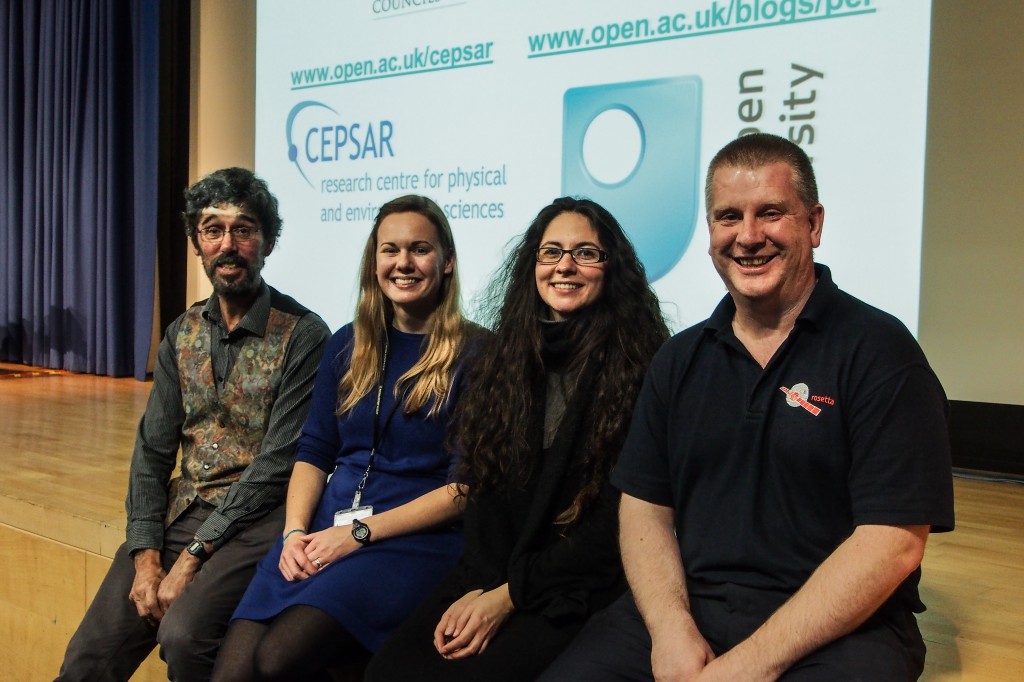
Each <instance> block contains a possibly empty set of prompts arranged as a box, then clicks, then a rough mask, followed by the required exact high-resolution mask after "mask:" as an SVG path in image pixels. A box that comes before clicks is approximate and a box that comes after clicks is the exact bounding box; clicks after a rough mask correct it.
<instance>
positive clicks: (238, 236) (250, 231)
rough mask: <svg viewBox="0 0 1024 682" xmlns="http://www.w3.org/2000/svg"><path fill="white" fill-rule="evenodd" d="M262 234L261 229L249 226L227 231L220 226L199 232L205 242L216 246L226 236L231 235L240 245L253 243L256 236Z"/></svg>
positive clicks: (238, 226) (236, 227) (237, 226)
mask: <svg viewBox="0 0 1024 682" xmlns="http://www.w3.org/2000/svg"><path fill="white" fill-rule="evenodd" d="M259 233H260V228H258V227H250V226H249V225H236V226H235V227H232V228H230V229H227V230H225V229H224V228H223V227H220V226H219V225H214V226H212V227H204V228H201V229H200V230H199V236H200V237H202V239H203V241H204V242H210V243H211V244H216V243H218V242H220V241H221V240H222V239H224V235H226V234H230V235H231V238H232V239H234V240H235V241H236V242H238V243H239V244H244V243H246V242H251V241H252V240H253V239H256V235H258V234H259Z"/></svg>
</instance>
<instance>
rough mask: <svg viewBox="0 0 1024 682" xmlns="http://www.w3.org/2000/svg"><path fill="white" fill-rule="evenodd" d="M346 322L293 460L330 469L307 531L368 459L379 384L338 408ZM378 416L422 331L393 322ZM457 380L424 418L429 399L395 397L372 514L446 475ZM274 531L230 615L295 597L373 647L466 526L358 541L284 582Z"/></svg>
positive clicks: (345, 503) (330, 516) (276, 609)
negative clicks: (417, 404) (311, 571)
mask: <svg viewBox="0 0 1024 682" xmlns="http://www.w3.org/2000/svg"><path fill="white" fill-rule="evenodd" d="M352 334H353V330H352V325H351V324H348V325H346V326H344V327H342V328H341V329H340V330H338V332H337V333H335V334H334V336H333V337H332V339H331V341H330V344H329V345H328V347H327V350H326V352H325V353H324V359H323V361H322V363H321V365H320V370H319V372H318V373H317V376H316V383H315V386H314V388H313V398H312V401H313V402H312V404H311V406H310V412H309V418H308V419H307V421H306V425H305V427H304V428H303V432H302V437H301V439H300V441H299V445H298V450H297V454H296V461H299V462H308V463H310V464H312V465H314V466H316V467H319V468H320V469H323V470H324V471H326V472H328V473H331V472H333V475H332V476H331V477H330V479H329V480H328V482H327V485H326V488H325V489H324V492H323V495H322V497H321V499H320V502H319V505H318V506H317V509H316V513H315V515H314V517H313V522H312V525H311V528H310V531H311V532H312V531H317V530H322V529H324V528H328V527H330V526H331V525H332V524H333V522H334V512H336V511H338V510H339V509H346V508H348V507H350V506H351V505H352V495H353V493H354V492H355V489H356V486H357V485H358V483H359V480H360V479H361V478H362V475H363V472H364V471H365V470H366V465H367V462H368V461H369V455H370V449H371V446H372V442H373V431H374V426H373V424H374V407H375V404H376V398H377V391H376V390H374V391H371V392H370V393H369V394H368V395H367V396H365V397H364V398H363V399H362V400H361V401H360V402H359V403H358V404H357V405H356V407H355V408H354V409H353V410H352V411H351V412H350V413H349V414H347V415H345V416H344V417H341V418H338V417H337V416H336V415H335V405H336V404H337V390H338V381H339V380H340V378H341V376H342V374H343V373H344V371H345V369H346V368H347V367H348V363H349V360H350V353H351V348H350V346H351V341H352ZM388 339H389V349H388V363H387V371H386V372H385V381H384V393H383V397H382V400H381V407H380V417H379V423H380V424H381V426H383V425H384V423H385V421H386V419H387V416H388V415H389V414H390V413H391V411H392V407H394V405H395V393H394V386H395V381H396V380H397V379H398V377H400V376H401V375H402V374H404V373H405V372H406V371H407V370H408V369H409V368H410V367H412V366H413V364H415V362H416V361H417V360H418V359H419V356H420V353H421V351H422V348H421V344H422V343H423V341H424V337H423V336H422V335H419V334H408V333H405V332H401V331H398V330H397V329H391V330H390V331H389V334H388ZM459 389H460V386H459V383H458V380H456V384H455V385H454V386H453V389H452V394H451V398H450V399H449V401H448V404H447V405H446V407H445V409H444V410H442V411H441V413H440V414H439V415H438V416H437V417H435V418H428V417H427V411H428V409H429V406H427V407H424V408H422V409H421V410H419V411H418V412H416V413H414V414H412V415H405V414H402V409H401V407H399V408H398V409H397V410H396V411H395V412H394V415H393V416H392V417H391V420H390V423H389V424H388V426H387V428H386V429H385V430H384V433H383V435H382V437H381V442H380V446H379V447H378V448H377V454H376V456H375V458H374V463H373V469H372V470H371V471H370V477H369V480H368V481H367V483H366V487H365V489H364V491H363V497H362V502H361V504H364V505H367V504H369V505H373V511H374V513H375V514H379V513H380V512H383V511H385V510H388V509H392V508H393V507H397V506H399V505H401V504H404V503H406V502H408V501H410V500H413V499H415V498H417V497H419V496H420V495H423V494H424V493H427V492H429V491H431V490H434V489H435V488H438V487H440V486H442V485H444V484H445V483H446V482H448V480H449V478H448V476H449V470H450V468H451V466H452V464H453V462H452V457H451V455H450V453H449V452H448V451H446V449H445V447H444V440H445V426H446V424H448V421H449V418H450V413H451V409H452V408H453V407H454V403H455V400H456V399H457V398H458V393H459ZM282 544H283V543H282V541H281V540H280V539H279V540H278V541H277V542H276V543H275V545H274V546H273V548H272V549H271V550H270V552H269V553H268V554H267V556H266V557H264V558H263V560H262V561H261V562H260V564H259V566H258V567H257V571H256V576H255V577H254V578H253V581H252V583H251V584H250V585H249V589H248V590H247V591H246V593H245V596H244V597H243V598H242V601H241V602H240V603H239V605H238V608H237V610H236V611H235V615H234V618H236V619H237V618H244V619H247V620H266V619H270V618H273V617H275V616H277V615H278V614H279V613H281V612H282V611H283V610H284V609H286V608H288V607H289V606H292V605H295V604H305V605H309V606H315V607H317V608H319V609H322V610H324V611H326V612H327V613H329V614H330V615H331V616H333V617H334V618H335V619H337V620H338V622H339V623H341V625H342V626H343V627H344V628H345V629H346V630H348V632H350V633H351V634H352V635H353V636H354V637H355V638H356V639H358V640H359V641H360V642H361V643H362V644H363V646H365V647H366V648H368V649H369V650H371V651H375V650H376V649H377V648H378V647H379V646H380V645H381V644H383V642H384V640H385V639H387V637H388V635H390V633H391V631H392V630H393V629H395V628H396V627H397V626H398V625H399V624H400V623H401V622H402V621H403V620H404V619H405V618H406V616H408V614H409V613H410V612H411V611H412V610H413V608H414V607H415V606H416V605H417V604H418V603H419V601H420V600H421V599H422V598H423V596H425V595H426V594H427V593H428V592H429V591H430V590H431V589H433V588H434V587H435V586H436V585H437V583H438V582H439V581H440V579H441V578H442V577H443V576H444V575H446V574H447V573H448V572H449V571H450V570H451V569H452V567H453V566H454V565H455V562H456V560H457V559H458V557H459V555H460V553H461V551H462V532H461V527H460V526H459V525H458V524H449V525H446V526H443V527H440V528H434V529H430V530H427V531H422V532H419V533H414V534H411V535H403V536H399V537H394V538H386V539H382V540H380V541H375V542H372V543H371V544H369V545H367V546H365V547H361V548H359V549H357V550H356V551H354V552H352V553H350V554H348V555H347V556H345V557H343V558H342V559H340V560H338V561H335V562H333V563H331V564H329V565H328V566H326V567H325V568H324V569H323V570H322V571H320V572H319V573H317V574H316V575H314V576H312V577H311V578H308V579H306V580H300V581H297V582H294V583H290V582H288V581H286V580H285V579H284V577H283V576H282V575H281V571H280V570H279V569H278V560H279V559H280V556H281V547H282Z"/></svg>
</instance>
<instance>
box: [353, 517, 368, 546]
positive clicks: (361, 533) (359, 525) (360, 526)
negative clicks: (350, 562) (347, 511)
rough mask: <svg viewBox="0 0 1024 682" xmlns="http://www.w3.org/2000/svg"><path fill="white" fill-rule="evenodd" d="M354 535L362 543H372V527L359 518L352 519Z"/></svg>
mask: <svg viewBox="0 0 1024 682" xmlns="http://www.w3.org/2000/svg"><path fill="white" fill-rule="evenodd" d="M352 537H354V538H355V539H356V542H358V543H359V544H361V545H368V544H370V527H369V526H367V525H366V524H365V523H363V522H362V521H360V520H359V519H352Z"/></svg>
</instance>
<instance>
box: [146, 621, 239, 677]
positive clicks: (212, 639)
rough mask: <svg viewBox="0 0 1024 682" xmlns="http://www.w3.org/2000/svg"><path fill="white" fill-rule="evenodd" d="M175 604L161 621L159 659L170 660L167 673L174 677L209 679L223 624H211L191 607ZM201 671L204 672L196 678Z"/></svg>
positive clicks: (166, 661)
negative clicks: (179, 606)
mask: <svg viewBox="0 0 1024 682" xmlns="http://www.w3.org/2000/svg"><path fill="white" fill-rule="evenodd" d="M176 606H178V604H177V603H175V604H172V605H171V607H170V608H169V609H168V610H167V613H166V614H165V615H164V618H163V620H162V621H160V627H159V628H158V629H157V634H156V641H157V644H159V645H160V658H162V659H163V660H164V662H165V663H167V672H168V676H169V677H170V678H171V679H172V680H173V679H181V680H188V679H206V678H207V677H209V675H210V672H211V671H212V670H213V663H214V661H215V660H216V658H217V648H218V646H219V645H220V641H221V638H222V637H223V635H224V628H223V624H221V626H220V627H218V624H216V623H211V622H210V621H209V619H205V618H203V617H202V613H201V612H199V613H196V612H193V611H191V610H189V609H179V608H175V607H176ZM199 671H205V674H203V675H202V676H201V677H197V675H198V674H199Z"/></svg>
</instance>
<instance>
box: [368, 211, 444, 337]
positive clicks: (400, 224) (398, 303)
mask: <svg viewBox="0 0 1024 682" xmlns="http://www.w3.org/2000/svg"><path fill="white" fill-rule="evenodd" d="M454 267H455V257H454V255H453V254H450V253H449V254H446V253H445V252H444V249H443V248H442V247H441V244H440V240H439V239H438V235H437V228H435V227H434V224H433V223H431V222H430V221H429V220H428V219H427V218H426V217H424V216H422V215H420V214H419V213H412V212H406V213H392V214H391V215H389V216H387V217H385V218H384V220H382V221H381V223H380V227H379V228H378V229H377V250H376V272H377V284H378V286H380V289H381V291H382V292H383V293H384V296H385V297H386V298H387V299H388V300H389V301H391V303H392V305H393V307H394V312H395V319H394V325H395V327H396V328H397V329H400V330H402V331H407V332H414V333H415V332H423V331H425V330H426V328H427V325H428V324H429V322H430V319H431V316H432V315H433V314H434V311H435V310H436V309H437V306H438V303H439V302H440V294H441V287H442V286H443V284H444V280H445V277H446V276H448V275H450V274H451V272H452V269H453V268H454Z"/></svg>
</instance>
